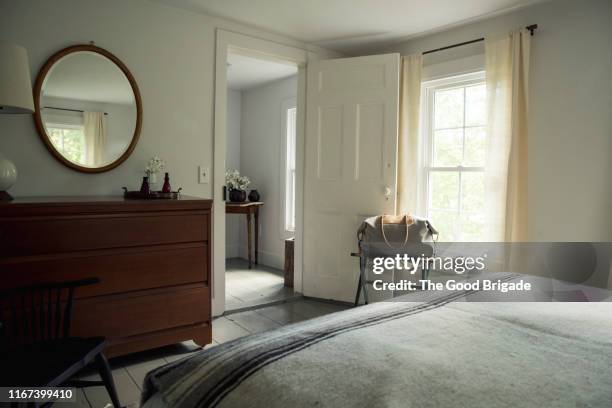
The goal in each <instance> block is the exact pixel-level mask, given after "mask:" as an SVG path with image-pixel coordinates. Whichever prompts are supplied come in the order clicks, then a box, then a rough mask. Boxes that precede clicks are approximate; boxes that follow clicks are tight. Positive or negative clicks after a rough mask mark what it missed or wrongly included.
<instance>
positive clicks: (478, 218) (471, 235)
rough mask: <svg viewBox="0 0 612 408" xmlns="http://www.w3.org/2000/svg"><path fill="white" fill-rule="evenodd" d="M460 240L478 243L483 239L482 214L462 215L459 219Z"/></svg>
mask: <svg viewBox="0 0 612 408" xmlns="http://www.w3.org/2000/svg"><path fill="white" fill-rule="evenodd" d="M460 228H461V240H462V241H465V242H480V241H482V240H483V239H484V214H482V213H481V214H464V215H462V217H461V223H460Z"/></svg>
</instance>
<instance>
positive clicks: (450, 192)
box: [429, 171, 459, 210]
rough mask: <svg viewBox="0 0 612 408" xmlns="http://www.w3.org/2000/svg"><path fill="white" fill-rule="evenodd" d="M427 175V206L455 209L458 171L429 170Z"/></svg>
mask: <svg viewBox="0 0 612 408" xmlns="http://www.w3.org/2000/svg"><path fill="white" fill-rule="evenodd" d="M429 177H430V178H429V202H430V205H429V207H430V208H432V209H436V210H457V208H458V206H459V173H457V172H454V171H441V172H431V174H430V176H429Z"/></svg>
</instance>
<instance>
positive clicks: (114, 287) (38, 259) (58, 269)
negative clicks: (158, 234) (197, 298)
mask: <svg viewBox="0 0 612 408" xmlns="http://www.w3.org/2000/svg"><path fill="white" fill-rule="evenodd" d="M209 256H210V255H209V248H208V243H206V242H203V243H197V244H178V245H170V246H161V247H160V246H156V247H150V248H141V247H139V248H128V249H113V250H99V251H90V252H80V253H77V254H60V255H52V256H48V255H40V256H29V257H24V258H8V259H1V260H0V290H2V289H7V288H9V287H14V286H28V285H32V284H35V283H40V282H65V281H71V280H78V279H83V278H90V277H96V278H99V279H100V282H99V283H98V284H95V285H90V286H83V287H81V288H79V289H77V291H76V292H75V296H76V297H77V298H83V297H90V296H99V295H103V294H112V293H120V292H129V291H137V290H142V289H150V288H159V287H164V286H174V285H181V284H186V283H195V282H200V283H203V284H204V285H208V276H209V273H208V265H209V262H208V258H209ZM9 285H10V286H9Z"/></svg>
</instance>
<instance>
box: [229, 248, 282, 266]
mask: <svg viewBox="0 0 612 408" xmlns="http://www.w3.org/2000/svg"><path fill="white" fill-rule="evenodd" d="M238 257H239V258H244V259H247V250H246V247H245V246H242V245H240V250H239V254H238ZM259 263H260V264H261V265H265V266H269V267H271V268H276V269H280V270H283V269H285V254H278V253H274V252H268V251H262V250H261V249H260V250H259Z"/></svg>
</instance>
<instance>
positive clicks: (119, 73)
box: [34, 45, 142, 173]
mask: <svg viewBox="0 0 612 408" xmlns="http://www.w3.org/2000/svg"><path fill="white" fill-rule="evenodd" d="M34 104H35V107H36V112H35V114H34V119H35V122H36V127H37V129H38V133H39V134H40V137H41V138H42V140H43V142H44V143H45V145H46V146H47V148H48V149H49V151H50V152H51V153H52V154H53V156H54V157H55V158H57V159H58V160H59V161H61V162H62V163H63V164H65V165H66V166H68V167H71V168H73V169H75V170H78V171H82V172H87V173H99V172H103V171H108V170H110V169H112V168H115V167H117V166H118V165H120V164H121V163H122V162H123V161H125V160H126V159H127V158H128V156H129V155H130V153H131V152H132V151H133V150H134V147H135V146H136V142H137V141H138V136H139V135H140V127H141V123H142V106H141V100H140V93H139V91H138V86H137V85H136V81H135V80H134V77H133V76H132V74H131V73H130V71H129V70H128V69H127V67H126V66H125V65H124V64H123V63H122V62H121V61H120V60H119V59H118V58H117V57H115V56H114V55H112V54H111V53H109V52H108V51H106V50H104V49H102V48H99V47H96V46H94V45H77V46H73V47H68V48H65V49H63V50H61V51H59V52H57V53H56V54H55V55H53V56H52V57H51V58H49V60H48V61H47V62H46V63H45V65H44V66H43V67H42V69H41V71H40V73H39V74H38V77H37V78H36V84H35V86H34Z"/></svg>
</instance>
